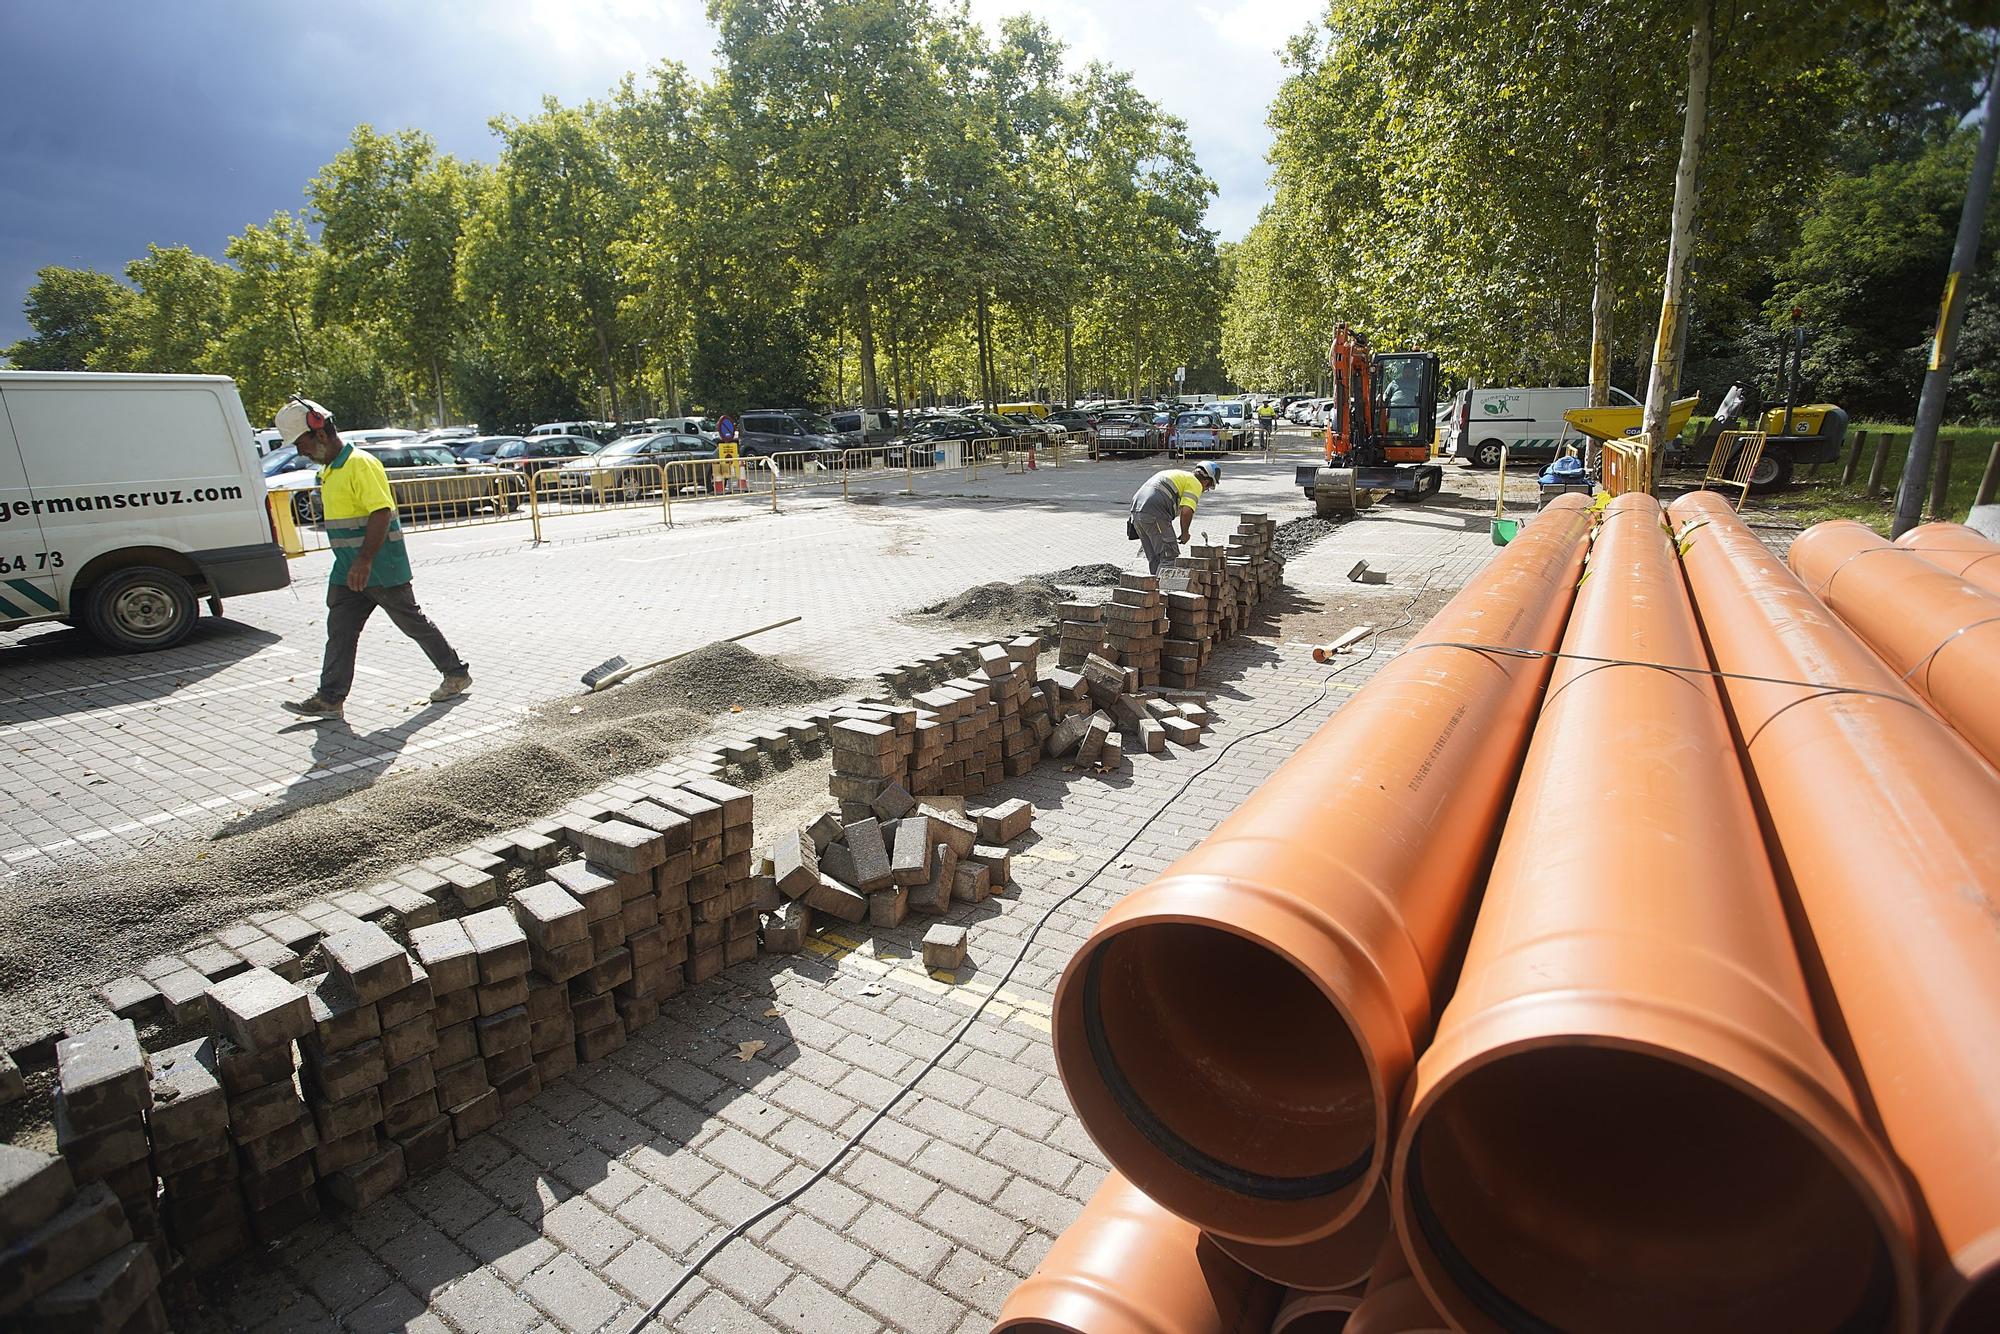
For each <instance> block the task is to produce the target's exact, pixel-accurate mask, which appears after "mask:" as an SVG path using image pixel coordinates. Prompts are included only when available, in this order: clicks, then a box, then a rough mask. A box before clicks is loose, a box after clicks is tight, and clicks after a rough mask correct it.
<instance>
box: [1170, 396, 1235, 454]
mask: <svg viewBox="0 0 2000 1334" xmlns="http://www.w3.org/2000/svg"><path fill="white" fill-rule="evenodd" d="M1233 438H1234V432H1232V431H1231V430H1230V429H1229V425H1228V423H1226V422H1225V421H1223V419H1222V416H1221V414H1220V413H1217V412H1212V411H1210V410H1209V409H1207V408H1190V409H1188V410H1187V411H1186V412H1183V413H1182V414H1181V415H1180V416H1179V417H1178V418H1176V419H1175V421H1174V425H1173V429H1172V430H1171V431H1169V432H1168V433H1167V453H1168V454H1169V455H1171V456H1172V457H1174V458H1177V459H1184V458H1188V457H1190V456H1192V455H1195V454H1220V453H1223V452H1224V451H1226V450H1227V449H1228V448H1229V446H1230V443H1231V441H1232V440H1233Z"/></svg>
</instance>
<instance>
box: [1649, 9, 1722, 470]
mask: <svg viewBox="0 0 2000 1334" xmlns="http://www.w3.org/2000/svg"><path fill="white" fill-rule="evenodd" d="M1692 8H1693V11H1694V13H1693V20H1694V22H1693V25H1692V28H1691V30H1690V31H1689V33H1688V98H1687V119H1686V121H1685V122H1684V123H1683V125H1682V127H1681V160H1680V166H1679V167H1677V168H1676V169H1675V171H1674V215H1673V228H1672V230H1671V231H1670V232H1669V233H1668V238H1667V280H1666V285H1665V287H1664V289H1663V291H1662V292H1661V296H1660V331H1659V336H1658V337H1657V338H1655V339H1654V340H1653V370H1652V374H1651V376H1650V377H1649V378H1648V381H1647V385H1646V424H1645V437H1646V444H1647V447H1648V448H1650V449H1651V450H1652V451H1653V453H1654V455H1655V457H1658V456H1659V454H1660V453H1661V452H1662V451H1663V450H1665V448H1666V444H1667V413H1668V410H1669V409H1670V408H1671V407H1672V405H1673V397H1674V388H1675V386H1676V385H1677V384H1678V383H1679V380H1680V370H1681V366H1680V356H1679V352H1678V349H1679V348H1680V347H1681V338H1680V322H1681V318H1682V315H1683V313H1684V312H1683V308H1682V303H1683V301H1684V300H1685V291H1684V289H1685V287H1686V285H1687V267H1688V252H1689V251H1690V250H1691V249H1692V248H1693V245H1692V243H1693V240H1694V211H1695V202H1696V197H1697V195H1698V194H1699V193H1700V192H1699V190H1698V189H1697V188H1696V179H1697V176H1698V175H1699V173H1700V170H1701V150H1702V144H1703V142H1704V140H1705V139H1706V138H1707V135H1708V76H1709V72H1710V70H1711V68H1712V67H1713V65H1714V61H1715V4H1714V0H1695V3H1694V5H1693V6H1692Z"/></svg>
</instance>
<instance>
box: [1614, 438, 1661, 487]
mask: <svg viewBox="0 0 2000 1334" xmlns="http://www.w3.org/2000/svg"><path fill="white" fill-rule="evenodd" d="M1603 475H1604V489H1605V490H1606V491H1608V492H1610V493H1611V494H1612V495H1614V496H1622V495H1624V494H1625V493H1626V492H1628V491H1643V492H1645V493H1646V494H1647V495H1651V494H1652V493H1653V451H1652V450H1651V449H1650V448H1648V447H1647V445H1646V442H1645V441H1644V440H1641V439H1631V440H1606V441H1605V442H1604V462H1603Z"/></svg>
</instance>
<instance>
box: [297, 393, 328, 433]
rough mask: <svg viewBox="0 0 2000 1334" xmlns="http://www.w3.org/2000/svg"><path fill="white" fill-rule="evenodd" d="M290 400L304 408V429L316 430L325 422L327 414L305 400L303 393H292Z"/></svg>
mask: <svg viewBox="0 0 2000 1334" xmlns="http://www.w3.org/2000/svg"><path fill="white" fill-rule="evenodd" d="M292 402H294V403H296V404H298V405H299V406H300V407H302V408H304V409H305V410H306V429H307V430H308V431H317V430H319V429H320V428H321V427H323V426H325V425H326V424H327V415H326V414H325V413H324V412H321V411H320V410H319V409H317V408H315V407H313V406H312V405H311V404H310V403H308V402H306V400H305V397H304V396H303V395H301V394H293V395H292Z"/></svg>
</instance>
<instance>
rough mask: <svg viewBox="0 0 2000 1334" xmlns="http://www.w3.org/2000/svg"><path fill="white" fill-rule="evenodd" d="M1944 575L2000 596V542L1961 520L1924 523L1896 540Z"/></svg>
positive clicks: (1906, 549)
mask: <svg viewBox="0 0 2000 1334" xmlns="http://www.w3.org/2000/svg"><path fill="white" fill-rule="evenodd" d="M1896 545H1897V546H1899V547H1902V548H1903V549H1904V550H1905V551H1914V552H1916V553H1917V554H1918V555H1919V556H1922V557H1923V558H1924V559H1925V560H1927V561H1929V562H1930V563H1931V564H1933V565H1935V566H1937V567H1938V568H1939V569H1940V570H1943V571H1944V572H1945V573H1947V574H1955V575H1957V576H1958V577H1959V578H1961V579H1963V580H1965V582H1966V583H1968V584H1971V585H1972V586H1973V587H1974V588H1977V589H1978V590H1979V591H1980V592H1982V593H1991V594H1992V595H1993V596H1995V597H2000V542H1995V541H1994V540H1993V539H1992V538H1990V537H1988V536H1987V535H1986V534H1984V533H1982V532H1980V531H1979V530H1978V529H1977V528H1967V527H1966V526H1965V525H1964V524H1962V523H1927V524H1923V525H1922V526H1920V527H1916V528H1912V529H1911V530H1910V531H1909V532H1907V533H1904V534H1903V535H1902V536H1901V537H1899V538H1897V539H1896Z"/></svg>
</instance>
